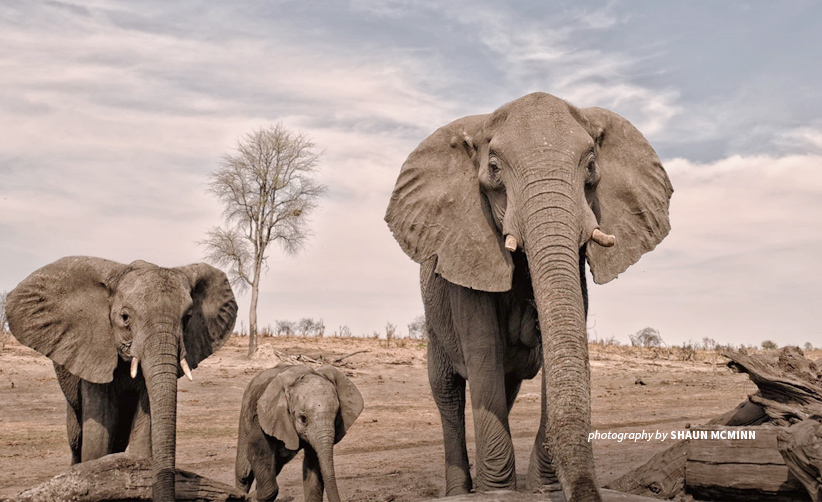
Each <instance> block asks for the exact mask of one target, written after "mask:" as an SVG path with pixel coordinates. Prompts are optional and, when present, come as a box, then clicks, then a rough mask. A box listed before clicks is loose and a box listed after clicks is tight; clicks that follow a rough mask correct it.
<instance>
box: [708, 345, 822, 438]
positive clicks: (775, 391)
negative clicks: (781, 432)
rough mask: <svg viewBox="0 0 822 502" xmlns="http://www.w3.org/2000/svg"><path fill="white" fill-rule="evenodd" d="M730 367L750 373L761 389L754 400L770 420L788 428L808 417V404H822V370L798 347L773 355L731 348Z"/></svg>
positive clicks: (728, 352)
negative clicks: (744, 351)
mask: <svg viewBox="0 0 822 502" xmlns="http://www.w3.org/2000/svg"><path fill="white" fill-rule="evenodd" d="M722 355H723V356H725V357H727V358H729V359H730V360H731V361H730V362H728V367H730V368H731V369H733V370H734V371H737V372H740V373H747V374H748V376H749V377H750V379H751V380H752V381H753V383H755V384H756V386H757V387H758V388H759V392H758V393H757V394H755V395H754V396H751V398H750V400H751V401H752V402H753V403H755V404H757V405H759V406H760V407H761V408H762V409H763V411H764V412H765V413H766V414H767V415H768V417H769V420H768V422H769V423H773V424H776V425H781V426H783V427H788V426H790V425H791V424H794V423H797V422H800V421H802V420H804V419H805V418H807V417H808V415H809V414H810V412H809V411H808V409H807V408H808V407H809V406H811V407H813V406H814V405H822V378H820V376H822V373H820V370H819V367H818V366H817V365H816V363H814V362H813V361H811V360H809V359H806V358H805V356H804V355H803V354H802V351H801V350H799V349H798V348H796V347H785V348H783V349H781V350H779V351H777V352H775V353H772V354H756V355H748V354H745V353H742V352H736V351H727V352H724V353H723V354H722Z"/></svg>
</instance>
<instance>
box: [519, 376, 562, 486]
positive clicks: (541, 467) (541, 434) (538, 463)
mask: <svg viewBox="0 0 822 502" xmlns="http://www.w3.org/2000/svg"><path fill="white" fill-rule="evenodd" d="M541 375H542V407H541V408H542V416H541V417H540V419H539V430H538V431H537V437H536V439H535V440H534V448H533V450H531V460H530V461H529V462H528V476H527V477H526V478H525V487H526V488H527V489H528V490H536V489H538V488H540V487H544V486H548V487H551V489H552V490H554V491H559V490H561V489H562V488H561V487H560V485H559V479H557V475H556V472H554V468H553V466H552V465H551V452H549V451H548V449H547V448H546V446H545V422H546V419H547V417H546V416H545V410H546V409H547V408H546V407H545V372H544V371H543V372H541Z"/></svg>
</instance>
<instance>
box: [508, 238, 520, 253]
mask: <svg viewBox="0 0 822 502" xmlns="http://www.w3.org/2000/svg"><path fill="white" fill-rule="evenodd" d="M505 249H507V250H508V251H511V252H512V253H513V252H514V251H516V250H517V238H516V237H514V236H513V235H506V236H505Z"/></svg>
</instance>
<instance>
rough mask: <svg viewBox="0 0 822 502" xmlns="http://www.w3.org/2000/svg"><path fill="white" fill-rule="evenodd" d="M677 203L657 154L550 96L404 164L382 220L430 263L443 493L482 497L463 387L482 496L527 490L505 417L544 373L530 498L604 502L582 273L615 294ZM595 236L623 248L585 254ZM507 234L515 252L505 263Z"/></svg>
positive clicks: (427, 275)
mask: <svg viewBox="0 0 822 502" xmlns="http://www.w3.org/2000/svg"><path fill="white" fill-rule="evenodd" d="M672 192H673V189H672V188H671V185H670V181H669V180H668V177H667V175H666V173H665V171H664V170H663V168H662V165H661V164H660V162H659V159H658V158H657V155H656V153H655V152H654V150H653V149H652V148H651V146H650V145H649V144H648V142H647V141H646V140H645V138H644V137H643V136H642V134H641V133H639V131H637V130H636V129H635V128H634V127H633V126H632V125H631V124H630V123H629V122H628V121H627V120H625V119H624V118H622V117H620V116H619V115H616V114H614V113H612V112H610V111H607V110H603V109H601V108H586V109H577V108H575V107H573V106H571V105H570V104H568V103H566V102H565V101H563V100H561V99H559V98H556V97H554V96H551V95H548V94H543V93H535V94H530V95H527V96H524V97H522V98H520V99H518V100H516V101H513V102H511V103H508V104H507V105H505V106H503V107H501V108H499V109H498V110H496V111H495V112H493V113H491V114H488V115H475V116H469V117H465V118H462V119H459V120H457V121H455V122H452V123H450V124H448V125H446V126H444V127H442V128H440V129H438V130H437V131H436V132H435V133H434V134H432V135H431V136H429V137H428V138H427V139H426V140H425V141H423V142H422V143H421V144H420V146H419V147H417V149H416V150H415V151H414V152H412V153H411V155H410V156H409V157H408V159H407V160H406V162H405V164H404V165H403V167H402V170H401V172H400V175H399V179H398V180H397V184H396V187H395V189H394V193H393V194H392V197H391V202H390V204H389V207H388V211H387V213H386V221H387V222H388V225H389V227H390V228H391V230H392V232H393V233H394V236H395V238H396V239H397V241H398V242H399V244H400V246H401V247H402V249H403V250H404V251H405V252H406V254H408V255H409V256H410V257H411V258H413V259H414V260H415V261H417V262H418V263H420V264H421V289H422V296H423V302H424V305H425V315H426V322H427V326H426V327H427V330H428V335H429V338H430V343H429V345H428V350H429V362H428V371H429V379H430V383H431V389H432V392H433V395H434V399H435V401H436V403H437V406H438V407H439V409H440V414H441V416H442V423H443V436H444V440H445V456H446V494H447V495H454V494H458V493H465V492H468V491H469V490H471V489H472V480H471V476H470V473H469V465H468V455H467V453H466V448H465V426H464V423H465V422H464V420H465V415H464V411H465V382H466V380H467V381H469V382H470V390H471V402H472V406H473V411H474V429H475V436H476V441H477V449H476V451H477V454H476V455H477V456H476V462H475V465H476V486H473V488H476V489H478V490H491V489H501V488H504V489H516V477H515V464H514V450H513V446H512V443H511V435H510V431H509V428H508V412H509V410H510V407H511V405H512V404H513V402H514V399H515V397H516V394H517V392H518V390H519V387H520V383H521V382H522V379H524V378H531V377H533V376H534V375H535V374H536V373H537V371H538V370H539V368H540V366H542V367H544V368H545V369H546V371H544V372H543V375H544V376H543V385H542V416H541V417H540V427H539V431H538V434H537V438H536V441H535V443H534V449H533V452H532V455H531V462H530V465H529V469H528V477H527V486H528V487H529V488H536V487H539V486H544V485H550V484H552V483H555V482H556V481H557V479H558V481H559V482H560V483H561V486H562V489H563V491H564V493H565V496H566V498H567V499H568V500H569V501H583V500H584V501H589V500H600V494H599V490H598V483H597V480H596V476H595V472H594V462H593V451H592V449H591V444H590V443H588V441H587V434H588V432H589V430H590V424H591V392H590V368H589V363H588V345H587V337H586V329H585V328H586V326H585V324H586V311H587V292H586V283H585V274H584V270H585V268H584V264H585V260H586V259H587V261H588V263H589V266H590V267H591V271H592V274H593V276H594V280H595V282H597V283H604V282H608V281H610V280H611V279H613V278H615V277H616V276H617V274H619V273H621V272H623V271H624V270H625V269H626V268H627V267H628V266H630V265H631V264H633V263H635V262H636V261H637V260H638V259H639V258H640V257H641V255H642V254H643V253H645V252H647V251H649V250H651V249H653V248H654V247H655V246H656V245H657V244H658V243H659V242H660V241H661V240H662V239H663V238H664V237H665V236H666V235H667V233H668V231H669V229H670V225H669V222H668V203H669V199H670V196H671V194H672ZM597 229H599V230H601V232H604V233H605V234H609V235H613V236H615V238H616V245H614V246H612V247H603V246H601V245H599V244H596V243H594V242H590V243H589V240H590V239H591V238H592V236H593V235H594V230H597ZM506 236H512V238H515V239H516V241H517V244H518V249H517V251H516V252H513V253H512V252H509V251H508V250H506V248H505V245H504V242H505V237H506ZM602 242H603V244H608V243H607V242H605V241H602Z"/></svg>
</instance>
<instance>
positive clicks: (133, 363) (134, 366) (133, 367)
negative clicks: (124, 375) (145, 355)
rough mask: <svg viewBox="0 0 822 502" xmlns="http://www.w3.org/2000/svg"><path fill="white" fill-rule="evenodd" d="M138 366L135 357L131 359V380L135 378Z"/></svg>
mask: <svg viewBox="0 0 822 502" xmlns="http://www.w3.org/2000/svg"><path fill="white" fill-rule="evenodd" d="M139 366H140V360H139V359H138V358H137V357H132V358H131V378H137V368H138V367H139Z"/></svg>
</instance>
